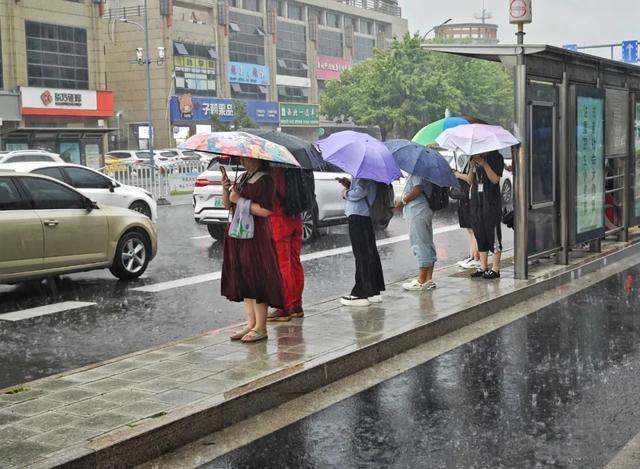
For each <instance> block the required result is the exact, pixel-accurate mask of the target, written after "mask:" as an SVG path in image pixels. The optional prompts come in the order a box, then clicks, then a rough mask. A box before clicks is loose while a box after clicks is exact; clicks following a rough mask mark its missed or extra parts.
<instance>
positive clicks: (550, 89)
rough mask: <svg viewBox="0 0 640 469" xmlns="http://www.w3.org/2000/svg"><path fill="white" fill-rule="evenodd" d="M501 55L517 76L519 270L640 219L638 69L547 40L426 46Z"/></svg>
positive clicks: (619, 235) (622, 234)
mask: <svg viewBox="0 0 640 469" xmlns="http://www.w3.org/2000/svg"><path fill="white" fill-rule="evenodd" d="M424 48H425V49H427V50H430V51H435V52H443V53H449V54H455V55H460V56H465V57H472V58H476V59H483V60H490V61H495V62H501V63H502V64H503V65H504V66H505V67H506V68H507V69H508V70H509V71H510V72H511V74H512V76H513V81H514V122H513V130H514V131H515V132H514V133H515V135H516V137H518V139H519V140H520V142H521V145H520V147H519V148H518V150H517V152H516V154H515V155H514V175H513V179H514V198H513V201H514V230H515V233H514V251H515V277H516V278H517V279H526V278H527V277H528V269H529V263H530V262H531V261H532V260H534V259H536V258H539V257H542V256H552V255H553V256H555V259H556V262H557V263H559V264H568V263H569V252H570V250H571V249H572V248H573V247H575V246H577V245H581V244H583V243H589V246H590V249H591V250H594V251H595V250H599V249H600V243H601V241H602V240H603V239H604V238H605V237H606V238H615V239H616V240H618V241H628V237H629V227H631V226H634V225H638V224H640V67H638V66H635V65H630V64H626V63H622V62H617V61H613V60H609V59H604V58H600V57H596V56H592V55H588V54H584V53H580V52H573V51H569V50H566V49H561V48H558V47H553V46H548V45H488V46H482V45H467V44H456V45H451V44H443V45H425V46H424Z"/></svg>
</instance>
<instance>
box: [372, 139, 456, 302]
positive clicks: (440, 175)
mask: <svg viewBox="0 0 640 469" xmlns="http://www.w3.org/2000/svg"><path fill="white" fill-rule="evenodd" d="M385 145H386V146H387V148H389V150H390V151H391V153H392V154H393V157H394V158H395V160H396V162H397V163H398V165H399V166H400V168H401V169H403V170H404V171H406V172H407V173H409V177H408V178H407V183H406V185H405V188H404V191H403V192H402V197H401V199H400V200H399V201H398V202H397V203H396V207H397V208H399V209H400V208H402V210H403V214H404V218H405V220H406V221H407V225H408V227H409V241H410V242H411V250H412V251H413V255H414V256H415V258H416V260H417V262H418V277H417V278H416V279H413V280H412V281H410V282H407V283H403V284H402V288H404V289H405V290H408V291H420V290H433V289H434V288H436V284H435V282H434V281H433V270H434V266H435V263H436V261H437V255H436V247H435V244H434V243H433V211H432V210H431V207H430V206H429V200H428V197H429V196H430V195H431V193H432V191H433V186H434V184H436V185H438V186H440V187H458V181H457V180H456V178H455V176H454V175H453V172H452V171H451V167H450V166H449V163H448V162H447V160H445V159H444V157H443V156H442V155H440V154H439V153H438V152H436V151H435V150H432V149H428V148H425V147H424V146H422V145H419V144H417V143H413V142H409V141H408V140H389V141H387V142H385Z"/></svg>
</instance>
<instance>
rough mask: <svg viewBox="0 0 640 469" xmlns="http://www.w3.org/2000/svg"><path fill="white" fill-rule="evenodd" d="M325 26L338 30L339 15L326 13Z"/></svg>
mask: <svg viewBox="0 0 640 469" xmlns="http://www.w3.org/2000/svg"><path fill="white" fill-rule="evenodd" d="M327 26H329V27H330V28H340V27H341V25H340V15H338V14H336V13H331V12H327Z"/></svg>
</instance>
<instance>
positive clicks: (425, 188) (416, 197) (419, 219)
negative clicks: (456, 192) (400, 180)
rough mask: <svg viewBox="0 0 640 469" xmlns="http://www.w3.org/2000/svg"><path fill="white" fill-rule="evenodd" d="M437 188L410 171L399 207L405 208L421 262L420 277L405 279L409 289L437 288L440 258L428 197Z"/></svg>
mask: <svg viewBox="0 0 640 469" xmlns="http://www.w3.org/2000/svg"><path fill="white" fill-rule="evenodd" d="M432 191H433V184H431V183H430V182H429V181H427V180H426V179H424V178H421V177H419V176H416V175H413V174H412V175H409V177H408V178H407V182H406V185H405V187H404V190H403V192H402V197H401V199H400V200H399V201H398V202H397V204H396V207H397V208H402V211H403V216H404V219H405V220H406V222H407V226H408V227H409V241H410V243H411V250H412V251H413V255H414V256H415V258H416V260H417V262H418V277H417V278H415V279H413V280H412V281H410V282H407V283H403V284H402V288H404V289H405V290H409V291H419V290H433V289H434V288H436V284H435V282H434V281H433V269H434V266H435V263H436V260H437V256H436V248H435V245H434V244H433V211H432V210H431V208H430V207H429V201H428V199H427V197H429V196H430V195H431V192H432Z"/></svg>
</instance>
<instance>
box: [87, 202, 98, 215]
mask: <svg viewBox="0 0 640 469" xmlns="http://www.w3.org/2000/svg"><path fill="white" fill-rule="evenodd" d="M84 208H85V209H86V210H87V212H92V211H93V210H94V209H97V208H98V204H97V203H96V202H94V201H93V200H91V199H84Z"/></svg>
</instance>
